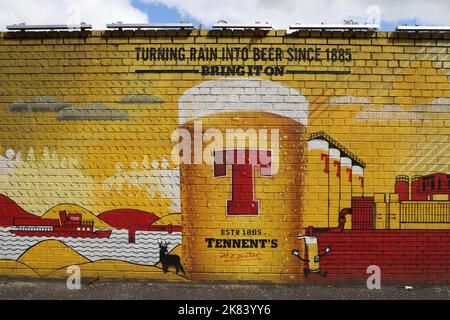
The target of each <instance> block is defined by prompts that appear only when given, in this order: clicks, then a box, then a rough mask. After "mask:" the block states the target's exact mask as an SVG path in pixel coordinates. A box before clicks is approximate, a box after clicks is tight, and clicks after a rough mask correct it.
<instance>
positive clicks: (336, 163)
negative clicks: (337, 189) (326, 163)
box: [333, 160, 341, 179]
mask: <svg viewBox="0 0 450 320" xmlns="http://www.w3.org/2000/svg"><path fill="white" fill-rule="evenodd" d="M333 164H334V166H335V167H337V171H336V177H338V178H339V179H340V178H341V162H340V161H338V160H334V162H333Z"/></svg>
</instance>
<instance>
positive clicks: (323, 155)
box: [320, 153, 330, 174]
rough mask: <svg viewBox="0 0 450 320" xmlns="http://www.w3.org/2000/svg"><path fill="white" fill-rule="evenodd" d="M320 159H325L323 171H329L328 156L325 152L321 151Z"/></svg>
mask: <svg viewBox="0 0 450 320" xmlns="http://www.w3.org/2000/svg"><path fill="white" fill-rule="evenodd" d="M320 159H321V160H325V168H324V169H323V172H325V173H326V174H328V173H329V172H330V156H329V155H327V154H325V153H322V154H321V155H320Z"/></svg>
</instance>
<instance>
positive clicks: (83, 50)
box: [0, 30, 450, 282]
mask: <svg viewBox="0 0 450 320" xmlns="http://www.w3.org/2000/svg"><path fill="white" fill-rule="evenodd" d="M137 32H138V33H140V36H139V37H133V36H132V37H129V38H127V37H125V38H122V37H121V38H114V39H112V38H108V37H107V36H106V35H105V34H104V33H102V32H100V31H94V32H93V33H92V35H91V36H89V37H87V38H86V39H83V40H81V39H73V38H70V39H69V38H66V37H64V36H63V35H65V34H61V37H60V38H58V39H56V38H52V39H50V38H46V37H40V36H36V37H35V38H33V37H32V36H31V38H30V39H28V38H27V39H21V38H20V36H18V35H15V36H12V35H7V34H5V33H0V61H1V62H0V84H1V88H2V95H1V97H0V127H1V128H2V129H1V130H0V156H1V158H0V159H1V160H2V161H0V163H1V164H2V165H3V164H7V163H8V157H7V154H10V155H11V151H13V152H14V155H13V159H14V163H13V164H11V166H10V167H8V168H7V170H6V169H4V168H3V167H0V193H1V194H4V195H6V196H8V197H10V198H11V199H12V200H14V201H15V202H17V203H18V204H19V205H20V206H21V207H23V208H24V209H25V210H27V211H28V212H30V213H33V214H36V215H41V216H42V217H43V218H51V219H58V211H59V210H67V211H68V212H79V213H82V215H83V220H85V221H94V225H95V227H97V228H110V226H109V225H107V224H106V223H104V222H102V221H100V220H99V219H98V218H97V217H96V216H97V215H98V214H100V213H101V212H104V211H108V210H113V209H122V208H133V209H139V210H144V211H147V212H151V213H154V214H156V215H157V216H158V217H161V218H160V219H159V220H157V221H156V222H155V225H167V224H172V225H181V224H182V225H183V228H184V233H183V245H182V247H178V248H177V249H175V250H174V251H173V252H172V253H173V254H178V255H179V256H181V257H182V261H183V263H184V265H185V269H186V271H187V272H188V273H189V274H191V275H193V278H195V279H197V280H217V279H218V278H220V279H223V280H255V281H273V282H283V281H285V282H292V281H297V280H299V279H300V278H301V277H302V274H301V273H302V268H303V266H302V265H301V264H299V263H298V261H297V260H295V259H296V258H295V257H293V256H292V255H291V254H290V250H291V249H293V248H295V247H300V246H301V244H302V242H301V241H298V239H297V238H296V237H297V236H298V234H299V233H303V232H304V229H303V228H304V227H305V226H310V225H311V226H315V227H328V226H330V227H334V226H336V225H337V218H338V213H339V210H340V209H343V208H346V207H349V204H350V198H351V196H352V195H353V196H362V195H364V196H375V201H376V208H377V212H376V217H375V225H376V228H377V229H442V228H444V229H448V228H449V226H448V225H447V224H430V223H416V224H411V223H402V222H401V221H400V206H401V205H400V203H399V202H398V198H396V195H394V194H393V191H394V183H395V177H396V176H397V175H399V174H407V175H408V176H409V177H412V176H413V175H416V174H425V173H430V172H437V171H441V172H445V173H449V172H450V168H449V164H448V163H449V158H450V149H448V148H446V146H447V145H448V144H449V143H450V140H449V137H450V119H449V114H448V113H446V112H441V111H442V110H445V109H443V108H445V107H446V106H447V105H448V104H449V102H448V101H445V100H442V99H449V98H450V85H449V78H448V77H449V75H448V67H449V61H448V54H447V50H446V47H447V46H448V39H434V38H433V39H414V36H411V38H409V35H404V37H405V38H404V39H403V38H396V37H394V35H393V34H389V33H383V32H378V33H377V34H376V37H375V36H373V37H372V36H368V37H364V38H360V37H353V36H351V34H348V33H342V34H340V35H339V36H336V34H333V35H332V36H330V37H326V36H322V35H321V34H320V33H314V32H313V33H311V34H310V33H300V34H299V35H298V37H287V36H286V35H285V32H281V31H270V32H269V33H268V34H267V35H266V36H265V37H262V38H258V39H256V40H255V39H253V38H252V37H247V36H245V37H237V36H234V35H236V34H234V35H233V37H231V34H230V37H224V36H218V37H216V36H212V35H211V34H208V32H207V31H206V30H194V31H192V33H191V34H190V35H186V36H181V37H180V36H177V33H174V34H170V36H169V35H166V34H160V33H158V32H154V31H151V32H144V31H137ZM241 35H244V32H242V34H241ZM255 41H256V42H255ZM136 46H144V47H173V48H176V47H185V48H191V47H192V48H196V49H197V50H198V49H200V48H218V49H219V50H221V49H222V48H225V47H228V48H230V47H235V48H237V47H243V46H249V47H250V48H254V47H256V48H270V47H279V48H282V49H283V50H287V49H288V48H291V47H305V46H306V47H312V48H322V49H323V50H325V49H327V48H328V49H331V48H335V47H337V46H338V47H339V48H345V49H351V50H352V57H353V59H352V61H345V62H341V61H336V62H334V63H332V62H330V61H326V60H323V61H312V62H303V61H302V62H298V61H289V62H288V61H282V62H263V61H258V62H254V61H253V60H252V58H253V54H252V53H250V59H249V60H248V61H244V62H242V65H245V66H252V65H261V66H266V65H279V66H285V67H286V68H288V67H289V68H293V69H299V70H328V69H330V70H334V69H336V70H349V71H351V73H350V74H285V75H283V76H280V77H269V76H266V75H262V76H261V78H263V79H268V80H272V81H275V82H281V83H282V84H283V85H284V86H285V87H288V88H293V89H295V90H297V91H298V92H300V93H301V94H302V95H304V96H305V97H306V98H307V100H308V102H309V119H308V126H306V127H305V128H304V129H303V128H302V130H304V132H303V131H302V132H301V134H300V133H298V132H294V131H295V130H294V129H295V128H296V126H297V124H294V123H293V121H291V120H285V119H280V118H277V117H272V116H267V115H264V114H260V113H255V112H252V111H251V110H250V111H248V113H247V116H248V117H247V116H245V115H244V114H235V113H229V114H225V115H221V116H219V115H211V116H208V117H206V118H205V120H207V123H206V126H207V127H217V128H220V129H224V128H236V127H239V128H246V127H252V126H253V127H255V126H256V127H261V128H262V127H271V126H280V127H281V128H282V131H283V132H286V134H287V135H288V137H289V139H288V140H284V141H283V150H284V151H285V152H286V153H285V154H284V155H283V157H284V158H283V159H287V160H291V159H296V157H297V158H298V157H299V156H300V155H299V148H300V146H303V145H306V144H307V140H308V136H309V134H312V133H315V132H318V131H324V132H326V133H327V134H329V135H330V136H331V137H333V138H334V139H336V140H337V141H338V142H339V143H341V144H342V145H344V146H345V147H346V148H348V149H349V150H350V151H352V152H353V153H355V154H356V155H358V157H360V158H361V159H363V160H364V161H365V162H366V163H367V167H366V168H365V170H364V184H365V186H364V190H363V188H361V184H360V180H359V178H360V176H359V175H358V174H356V173H353V177H352V178H353V179H352V183H351V184H349V183H347V182H346V181H347V180H346V179H345V180H341V184H339V180H338V179H336V166H335V165H334V163H333V160H331V161H330V173H329V175H328V176H327V175H326V174H324V172H323V166H324V162H323V160H321V159H320V156H321V155H322V153H325V154H327V155H328V151H327V150H308V151H305V154H306V155H307V159H306V160H307V161H306V162H305V163H303V162H301V161H297V160H294V161H293V162H292V163H293V165H292V166H291V167H290V168H282V171H281V173H280V174H279V175H278V176H277V177H275V178H274V179H273V180H266V178H261V177H256V180H255V181H256V189H255V193H256V195H257V198H258V199H261V203H263V204H264V205H263V207H262V209H263V211H264V212H265V213H264V215H262V216H261V217H259V218H254V217H251V218H248V217H247V218H242V219H241V218H239V221H238V220H237V219H235V218H234V217H232V218H226V217H225V211H224V210H225V207H224V204H225V203H226V200H228V199H229V195H230V186H229V179H230V175H229V174H228V175H227V176H226V177H223V178H220V179H218V180H215V179H212V178H211V176H210V174H211V166H206V165H205V166H201V167H198V168H197V167H196V168H194V169H193V170H186V169H191V168H187V167H182V168H181V170H182V172H181V173H180V175H181V180H182V182H181V183H182V184H183V183H184V185H182V186H181V188H182V190H181V193H180V192H178V194H177V191H176V190H177V188H179V187H180V186H179V184H180V182H179V181H176V179H174V180H173V181H171V182H170V183H163V182H162V181H163V180H162V177H164V176H167V175H173V176H174V177H177V175H176V173H177V170H178V169H179V168H178V167H177V165H176V164H175V163H173V162H172V161H171V159H170V154H171V151H172V147H173V146H174V143H173V142H171V140H170V138H171V134H172V132H173V131H174V130H175V129H176V128H177V127H178V126H179V118H178V117H179V110H178V105H177V103H178V100H179V99H180V97H181V96H182V95H183V93H184V92H185V91H186V90H188V89H190V88H192V87H194V86H197V85H199V84H201V83H202V82H204V81H207V80H211V79H219V78H221V76H207V77H204V76H202V75H201V74H200V73H197V74H178V73H171V74H136V73H135V72H134V71H135V70H136V69H142V68H167V69H177V68H182V69H183V68H191V69H192V68H196V69H199V68H200V66H202V65H212V64H217V65H225V64H230V62H223V61H217V62H205V61H191V62H189V63H183V62H177V63H175V62H173V61H169V62H165V61H158V62H156V63H154V64H152V63H148V62H147V63H143V62H142V61H141V62H137V61H135V51H134V50H135V47H136ZM131 95H140V96H143V95H147V96H150V97H152V98H148V101H140V102H136V101H135V102H134V103H122V102H121V101H122V100H123V99H124V98H126V97H128V96H131ZM45 96H49V97H53V98H55V99H56V100H57V101H59V102H65V103H68V104H70V105H71V106H73V107H76V108H86V107H87V106H88V105H89V104H92V103H102V104H103V105H104V106H106V107H107V108H109V109H112V110H121V111H125V112H126V113H127V114H128V117H129V119H128V120H58V117H57V113H56V112H10V111H9V107H11V105H13V104H14V103H17V102H19V101H32V100H35V99H39V98H42V97H45ZM156 97H157V98H156ZM158 99H161V100H162V101H163V103H160V102H161V101H159V100H158ZM340 99H341V100H340ZM336 101H338V102H336ZM339 101H340V102H339ZM440 110H441V111H440ZM219 111H223V112H226V111H227V110H226V107H224V109H223V110H219ZM437 154H438V156H436V155H437ZM164 158H165V159H166V162H165V163H164V165H163V162H164V160H163V159H164ZM9 160H11V159H9ZM155 162H156V163H155ZM341 169H342V172H341V176H342V178H341V179H344V178H347V172H346V171H345V170H346V169H347V168H345V167H342V168H341ZM183 170H184V171H183ZM183 179H184V180H183ZM186 179H188V180H189V183H188V182H183V181H187V180H186ZM328 179H330V185H328ZM274 180H276V183H273V182H274ZM217 181H221V182H217ZM206 182H207V183H206ZM339 190H341V192H342V194H341V197H340V198H339V196H338V195H337V193H338V191H339ZM329 191H330V192H331V194H330V195H328V193H329ZM349 193H351V194H350V196H349ZM286 194H290V195H295V197H294V198H288V197H287V196H286ZM193 196H198V199H196V198H195V197H193ZM180 198H181V207H176V204H177V203H179V202H180ZM434 200H437V201H448V198H447V199H446V198H445V196H435V197H434ZM265 203H270V206H269V207H268V208H266V207H264V206H265ZM180 213H181V214H180ZM211 225H221V226H223V227H226V228H235V227H244V228H248V229H254V228H256V229H258V228H261V229H262V230H264V232H266V233H267V235H266V236H269V237H278V238H283V239H284V240H286V241H283V243H285V245H283V246H282V247H280V248H279V250H278V251H276V252H275V253H271V254H267V255H264V256H263V258H262V260H261V261H262V262H261V261H259V262H258V261H257V262H255V261H251V260H249V261H243V262H239V263H234V262H233V263H232V264H233V265H232V266H231V267H230V265H229V264H226V263H225V262H223V261H222V262H220V261H219V260H220V259H218V257H217V254H218V253H217V252H210V251H208V250H206V249H205V248H204V238H205V236H214V237H216V236H218V233H219V232H220V228H211V227H210V226H211ZM346 228H347V229H349V228H351V217H347V224H346ZM180 248H181V249H180ZM238 252H240V251H236V252H234V253H238ZM314 254H315V253H314ZM271 261H274V263H271ZM71 264H75V265H80V266H81V268H82V272H83V273H85V274H87V275H88V276H92V277H96V276H102V277H111V278H115V277H118V278H124V277H125V278H127V277H131V278H134V277H136V278H147V279H167V280H183V279H184V278H182V277H178V276H176V275H173V274H172V273H168V274H166V275H164V274H162V272H161V270H160V269H158V267H150V266H137V265H133V264H129V263H127V262H119V261H112V260H108V261H97V262H89V261H87V260H86V259H85V258H83V257H81V256H80V255H78V254H76V253H75V252H73V250H71V249H70V248H68V247H65V245H63V244H61V243H59V242H55V241H44V242H42V243H40V244H38V245H37V246H35V247H34V248H31V249H30V250H28V251H27V252H26V253H24V254H23V255H22V256H21V257H20V259H19V261H18V262H14V261H10V260H1V261H0V274H4V275H30V276H31V275H35V271H33V270H36V272H38V274H39V275H40V276H43V275H48V276H58V277H65V276H66V274H65V269H64V267H65V266H67V265H71ZM27 266H30V267H31V268H33V269H28V267H27ZM58 268H61V269H60V270H57V271H55V270H56V269H58Z"/></svg>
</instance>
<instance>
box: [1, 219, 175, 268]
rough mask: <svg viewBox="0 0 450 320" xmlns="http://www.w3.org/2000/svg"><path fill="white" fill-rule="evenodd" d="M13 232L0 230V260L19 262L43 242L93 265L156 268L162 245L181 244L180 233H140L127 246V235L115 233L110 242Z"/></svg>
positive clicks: (5, 229) (105, 239) (115, 231)
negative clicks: (122, 263) (120, 263)
mask: <svg viewBox="0 0 450 320" xmlns="http://www.w3.org/2000/svg"><path fill="white" fill-rule="evenodd" d="M11 229H12V228H0V259H13V260H17V259H18V258H19V257H20V256H21V255H22V254H23V253H24V252H25V251H27V250H28V249H29V248H30V247H32V246H34V245H36V244H37V243H39V242H41V241H44V240H59V241H61V242H63V243H64V244H66V245H67V246H68V247H70V248H72V249H73V250H75V251H76V252H78V253H79V254H81V255H83V256H85V257H86V258H88V259H89V260H91V261H96V260H101V259H115V260H123V261H127V262H131V263H137V264H143V265H154V264H156V263H157V262H158V261H159V243H160V242H169V246H168V249H169V250H172V249H173V248H174V247H175V246H177V245H179V244H181V233H180V232H174V233H166V232H161V231H137V232H136V243H128V231H127V230H117V229H113V230H112V233H111V236H110V237H109V238H102V239H98V238H97V239H95V238H73V237H68V238H64V237H19V236H16V235H14V234H12V233H11V232H10V230H11Z"/></svg>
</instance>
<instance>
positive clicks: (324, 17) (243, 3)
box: [0, 0, 450, 31]
mask: <svg viewBox="0 0 450 320" xmlns="http://www.w3.org/2000/svg"><path fill="white" fill-rule="evenodd" d="M0 7H1V8H2V10H0V30H5V28H6V25H8V24H15V23H21V22H24V23H27V24H77V23H80V22H81V21H85V22H87V23H90V24H92V25H93V26H94V28H95V29H99V30H102V29H104V28H105V25H106V24H108V23H111V22H117V21H122V22H124V23H145V22H163V23H164V22H165V23H169V22H172V23H175V22H180V21H188V22H192V23H193V24H194V26H195V27H197V28H198V27H199V26H200V25H202V27H203V28H209V27H210V26H211V25H212V24H214V23H216V22H217V21H218V20H226V21H228V22H231V23H233V22H236V23H254V22H255V21H260V22H262V23H264V22H271V23H272V25H273V26H274V28H275V29H288V27H289V25H291V24H295V23H304V24H305V23H322V22H324V23H342V22H343V21H344V19H348V18H352V19H353V20H356V21H358V22H360V23H366V22H367V23H380V25H381V30H385V31H393V30H394V29H395V26H396V25H398V24H399V25H402V24H408V25H414V24H421V25H448V24H449V23H450V1H447V0H445V1H444V0H408V1H401V0H345V2H344V0H225V1H224V0H32V1H31V0H13V1H11V0H0ZM180 13H183V14H180Z"/></svg>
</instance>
